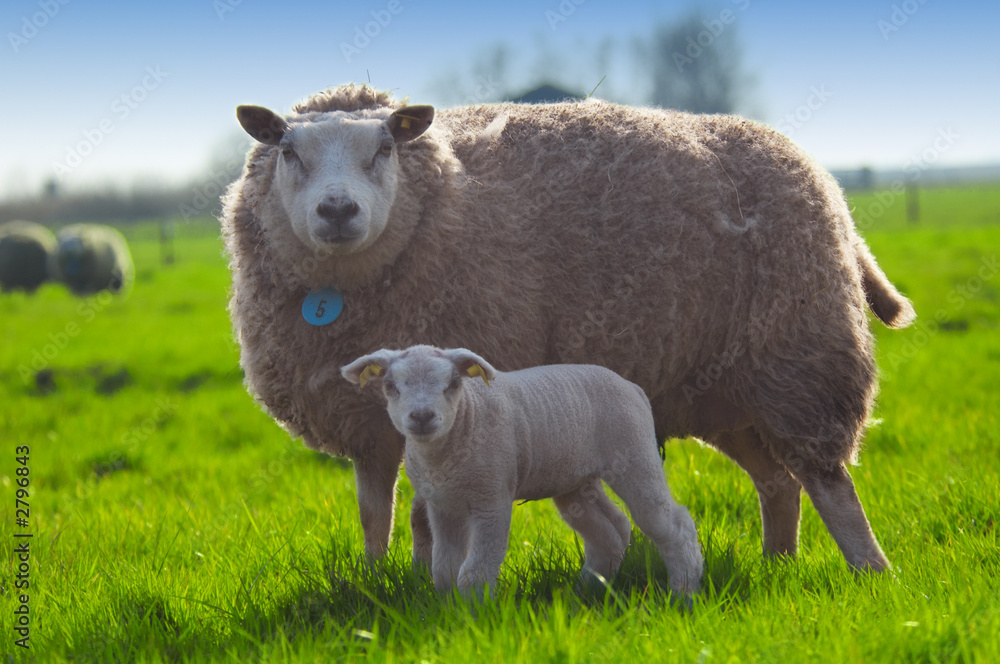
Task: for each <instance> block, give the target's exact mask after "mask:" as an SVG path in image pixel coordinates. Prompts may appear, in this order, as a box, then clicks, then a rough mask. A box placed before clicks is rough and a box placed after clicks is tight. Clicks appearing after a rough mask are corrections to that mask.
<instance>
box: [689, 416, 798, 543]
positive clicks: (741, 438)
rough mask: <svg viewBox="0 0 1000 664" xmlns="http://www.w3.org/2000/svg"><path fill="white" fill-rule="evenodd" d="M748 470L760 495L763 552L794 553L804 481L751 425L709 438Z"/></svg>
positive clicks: (741, 466)
mask: <svg viewBox="0 0 1000 664" xmlns="http://www.w3.org/2000/svg"><path fill="white" fill-rule="evenodd" d="M709 442H711V443H712V444H713V445H714V446H715V447H717V448H718V449H719V450H721V451H722V452H724V453H725V454H726V455H727V456H728V457H729V458H731V459H732V460H733V461H735V462H736V463H737V464H738V465H739V466H740V468H742V469H743V470H744V471H746V474H747V475H749V476H750V479H751V480H752V481H753V485H754V488H756V489H757V496H758V498H759V499H760V518H761V522H762V524H763V530H764V544H763V547H764V555H772V556H794V555H795V552H796V550H797V549H798V545H799V515H800V513H801V503H800V496H801V493H802V485H800V484H799V482H798V480H796V479H795V478H794V477H792V475H791V474H790V473H789V472H788V470H787V469H786V468H785V466H784V465H782V464H781V463H780V462H779V461H778V460H777V459H775V458H774V455H772V454H771V452H770V450H768V449H767V446H766V445H765V444H764V442H763V441H762V440H761V439H760V436H759V435H758V434H757V432H756V431H755V430H754V429H753V428H752V427H751V428H747V429H743V430H742V431H734V432H726V433H722V434H717V435H715V436H713V437H712V438H711V440H710V441H709Z"/></svg>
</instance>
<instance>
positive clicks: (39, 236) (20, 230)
mask: <svg viewBox="0 0 1000 664" xmlns="http://www.w3.org/2000/svg"><path fill="white" fill-rule="evenodd" d="M55 247H56V237H55V235H53V234H52V231H50V230H49V229H48V228H46V227H45V226H42V225H41V224H36V223H35V222H33V221H8V222H7V223H5V224H0V290H2V291H3V292H8V291H14V290H23V291H26V292H28V293H34V292H35V290H37V288H38V287H39V286H41V285H42V284H43V283H45V281H46V280H47V279H48V278H49V270H48V261H49V256H50V255H51V254H52V252H53V251H54V250H55Z"/></svg>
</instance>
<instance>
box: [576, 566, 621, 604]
mask: <svg viewBox="0 0 1000 664" xmlns="http://www.w3.org/2000/svg"><path fill="white" fill-rule="evenodd" d="M614 592H615V591H614V590H612V588H611V581H610V579H606V578H604V576H602V575H601V574H598V573H597V572H595V571H594V570H591V569H587V568H586V567H584V568H583V569H582V570H581V571H580V578H579V579H578V580H577V582H576V593H577V594H578V595H580V597H581V598H582V599H603V598H604V597H606V596H607V595H614Z"/></svg>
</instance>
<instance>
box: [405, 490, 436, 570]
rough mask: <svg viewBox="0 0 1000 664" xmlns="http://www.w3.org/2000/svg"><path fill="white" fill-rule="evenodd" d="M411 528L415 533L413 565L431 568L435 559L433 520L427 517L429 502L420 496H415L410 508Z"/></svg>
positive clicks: (415, 567)
mask: <svg viewBox="0 0 1000 664" xmlns="http://www.w3.org/2000/svg"><path fill="white" fill-rule="evenodd" d="M410 530H411V532H412V533H413V567H414V569H417V568H420V567H426V568H427V569H428V570H430V569H431V562H432V561H433V559H434V558H433V555H432V554H433V550H434V549H433V547H434V537H433V535H432V534H431V522H430V521H429V520H428V518H427V503H426V502H424V499H423V498H421V497H420V496H415V497H414V498H413V506H412V507H411V508H410Z"/></svg>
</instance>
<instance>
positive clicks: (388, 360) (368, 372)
mask: <svg viewBox="0 0 1000 664" xmlns="http://www.w3.org/2000/svg"><path fill="white" fill-rule="evenodd" d="M392 358H393V356H392V355H391V354H390V353H389V351H385V350H380V351H377V352H374V353H372V354H371V355H365V356H364V357H359V358H358V359H356V360H354V361H353V362H351V363H350V364H348V365H346V366H343V367H341V368H340V375H341V376H343V377H344V378H346V379H347V380H348V381H350V382H352V383H354V384H355V385H360V386H361V388H362V389H364V387H365V385H367V384H368V381H370V380H372V379H373V378H379V377H381V376H382V374H384V373H385V370H386V369H388V368H389V365H390V364H392Z"/></svg>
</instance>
